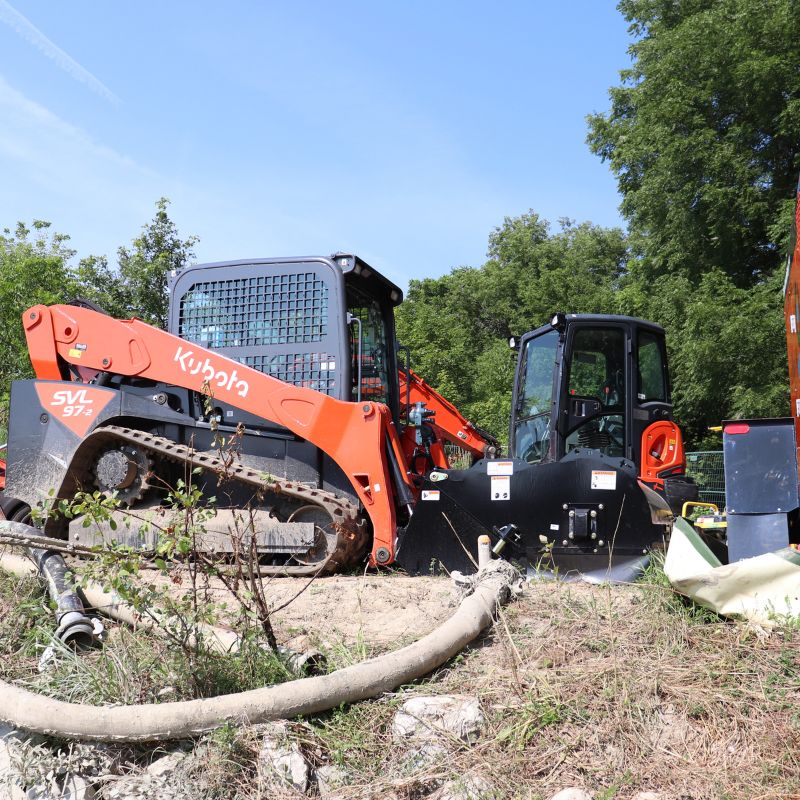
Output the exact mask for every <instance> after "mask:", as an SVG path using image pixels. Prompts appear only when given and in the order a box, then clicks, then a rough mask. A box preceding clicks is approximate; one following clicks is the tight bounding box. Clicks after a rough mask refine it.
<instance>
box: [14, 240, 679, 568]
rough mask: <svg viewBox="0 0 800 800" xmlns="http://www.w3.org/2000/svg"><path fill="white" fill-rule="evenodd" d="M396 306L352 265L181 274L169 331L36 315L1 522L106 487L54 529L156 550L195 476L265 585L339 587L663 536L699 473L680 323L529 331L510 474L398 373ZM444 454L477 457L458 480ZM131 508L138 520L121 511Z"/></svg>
mask: <svg viewBox="0 0 800 800" xmlns="http://www.w3.org/2000/svg"><path fill="white" fill-rule="evenodd" d="M401 300H402V292H401V291H400V289H399V288H398V287H397V286H395V285H394V284H392V283H391V282H390V281H388V280H387V279H386V278H384V277H383V276H381V275H380V274H379V273H378V272H377V271H376V270H375V269H373V268H372V267H371V266H370V265H368V264H367V263H366V262H364V261H362V260H361V259H359V258H357V257H356V256H353V255H349V254H344V253H336V254H334V255H333V256H330V257H305V258H284V259H257V260H247V261H234V262H221V263H215V264H205V265H198V266H194V267H190V268H188V269H186V270H183V271H182V272H180V273H179V274H177V275H174V276H173V281H172V285H171V294H170V312H169V330H168V331H162V330H158V329H156V328H153V327H151V326H149V325H147V324H145V323H143V322H141V321H138V320H135V319H133V320H116V319H113V318H111V317H109V316H107V315H105V314H104V313H102V310H100V309H97V308H96V307H92V306H91V304H88V303H85V302H82V301H76V303H75V304H71V305H55V306H50V307H46V306H36V307H33V308H31V309H29V310H28V311H26V312H25V313H24V315H23V325H24V327H25V333H26V336H27V341H28V347H29V351H30V357H31V362H32V364H33V367H34V371H35V374H36V379H35V380H30V381H16V382H15V383H14V384H13V386H12V393H11V412H10V424H9V442H8V452H7V474H6V489H5V493H4V498H3V503H2V504H3V509H4V511H5V512H6V514H7V515H8V516H10V517H11V518H15V519H21V520H24V519H26V518H28V516H29V514H30V507H31V506H34V505H40V504H43V503H44V504H48V503H52V501H53V500H54V499H55V500H59V499H69V498H71V497H73V496H74V495H75V493H76V492H77V491H80V490H90V491H94V490H97V489H99V490H101V491H104V492H109V493H112V492H113V493H116V497H117V499H118V500H119V501H120V503H121V504H122V506H123V508H121V509H119V510H118V511H116V512H114V513H113V514H112V516H111V519H110V520H109V521H108V522H107V523H105V526H103V525H101V526H99V527H98V526H94V525H93V526H90V527H88V528H87V527H84V525H83V521H82V520H81V519H80V518H77V519H67V518H65V516H64V515H59V514H49V515H46V517H45V520H44V523H43V524H44V528H45V532H46V533H47V534H49V535H52V536H57V537H61V538H65V539H70V540H73V541H79V542H81V543H84V544H85V543H87V542H92V543H99V542H101V541H103V540H106V539H109V538H111V539H115V540H117V541H120V542H122V543H124V544H128V545H131V546H136V547H141V548H145V549H148V548H152V547H153V545H154V541H153V536H154V534H152V532H151V531H152V530H153V528H154V527H157V522H158V519H159V515H161V514H164V513H165V510H164V509H165V505H166V503H165V500H166V496H167V494H168V491H169V487H174V486H175V485H176V484H177V482H178V481H179V480H184V481H188V480H191V481H192V482H193V483H194V484H196V486H197V487H198V488H199V489H200V490H201V492H202V494H203V496H205V497H208V498H211V497H213V498H215V501H214V503H213V504H212V507H213V510H214V516H213V518H212V519H210V520H209V521H208V522H207V523H206V528H207V533H208V537H207V541H208V543H209V547H212V548H213V549H217V550H222V551H223V552H225V550H226V548H228V550H229V549H230V543H229V542H228V539H229V537H228V538H227V539H226V534H227V533H228V532H229V531H230V530H232V528H233V527H234V526H240V525H242V524H243V520H244V524H245V526H246V527H247V529H248V531H250V535H252V536H253V537H254V546H255V548H256V550H257V551H258V554H259V557H260V563H261V568H262V571H263V572H265V573H267V574H269V573H274V574H300V575H302V574H306V575H311V574H316V573H318V572H331V571H335V570H337V569H342V568H344V567H346V566H348V565H351V564H354V563H357V562H358V561H359V560H360V559H361V558H362V556H363V555H364V554H365V553H367V552H368V553H369V562H370V564H372V565H373V566H380V565H387V564H392V563H394V562H398V561H399V563H400V564H402V565H403V566H405V567H406V568H407V569H408V570H409V571H411V572H428V571H429V570H430V568H431V563H432V562H434V563H435V564H436V565H438V564H441V565H443V566H444V567H446V568H448V569H453V568H462V569H463V568H470V567H471V565H470V562H469V561H467V560H466V558H465V552H466V551H471V550H472V549H474V544H475V536H476V535H477V534H479V533H488V534H489V535H490V536H492V537H493V538H494V539H495V543H496V550H497V552H501V551H502V552H503V555H504V556H507V557H510V558H513V559H518V560H520V561H528V562H530V561H533V560H536V559H538V558H539V557H540V553H541V552H542V550H543V549H544V550H548V551H552V552H551V555H552V554H555V557H557V558H561V557H563V558H564V559H565V561H564V563H565V565H567V566H575V567H576V568H581V569H583V568H586V567H588V566H591V565H594V566H595V567H597V566H602V565H603V564H605V565H606V567H607V566H608V565H609V564H610V563H611V562H612V561H614V562H616V561H619V560H625V559H630V558H632V557H635V556H637V555H641V553H642V551H643V549H646V548H647V547H648V546H649V545H650V544H651V543H652V542H654V541H658V540H659V539H660V538H661V536H662V533H663V525H662V523H663V522H664V519H663V518H664V516H665V509H667V503H666V502H665V500H664V499H663V498H664V497H666V498H667V499H668V500H669V499H670V497H669V495H670V491H669V490H670V487H672V488H673V492H672V493H673V494H674V487H675V486H680V485H682V483H681V476H682V467H683V464H682V445H681V442H680V431H679V430H678V429H677V426H675V425H674V423H672V422H671V404H670V400H669V386H668V380H667V371H666V359H665V353H664V344H663V339H664V336H663V330H661V329H660V328H658V326H655V325H652V324H651V323H645V322H643V321H641V320H633V319H630V318H622V317H586V316H581V315H569V316H565V315H563V314H560V315H556V317H554V319H553V321H552V322H551V324H549V325H547V326H544V327H543V328H540V329H537V330H536V331H533V332H532V333H531V334H527V335H526V337H523V342H522V348H521V351H520V363H519V367H518V370H517V378H516V385H515V403H514V413H513V418H512V421H511V430H510V434H511V451H510V454H509V457H508V458H506V459H504V460H503V459H498V458H494V457H493V456H496V455H497V452H498V449H497V443H496V441H494V439H492V437H490V436H488V435H487V434H485V433H483V432H481V431H480V430H478V429H477V428H475V426H472V425H470V423H468V422H467V420H465V419H464V417H463V416H461V415H460V414H459V413H458V411H457V410H456V409H455V408H454V407H453V406H452V405H451V404H449V403H448V402H447V401H446V400H445V399H444V398H442V397H441V396H440V395H438V394H437V393H436V392H435V391H434V390H433V389H432V388H431V387H429V386H427V384H425V383H424V381H422V380H421V379H419V378H418V377H417V376H416V375H414V373H413V372H412V371H411V370H410V369H409V368H408V366H407V365H406V369H405V370H402V369H400V368H399V367H398V363H397V343H396V340H395V333H394V307H395V306H396V305H397V304H399V303H400V302H401ZM401 385H402V386H403V389H402V390H401ZM432 412H433V413H432ZM221 441H224V447H221V446H220V442H221ZM443 441H451V442H454V443H457V444H459V445H461V446H462V448H464V449H466V450H467V451H468V452H471V453H472V454H473V455H474V456H475V457H477V458H478V459H479V460H478V461H477V462H476V463H475V464H474V465H473V466H472V467H470V468H469V469H466V470H451V469H448V462H447V457H446V455H445V453H444V450H443V447H442V442H443ZM232 450H235V453H234V452H232ZM197 468H200V471H201V474H196V473H197V471H198V470H197ZM659 492H660V494H659ZM673 499H674V498H673ZM681 501H682V500H681ZM125 506H127V507H128V509H132V510H134V511H135V515H133V516H134V519H135V520H138V521H139V522H135V521H134V522H133V523H132V522H131V515H128V516H127V518H126V520H123V519H119V520H117V519H115V518H114V517H115V515H119V516H121V517H125V515H126V510H125V508H124V507H125ZM243 509H246V510H247V513H246V514H245V513H243ZM623 512H624V513H623ZM666 513H668V512H666ZM654 514H655V516H654ZM153 522H156V525H155V526H154V525H153V524H152V523H153ZM145 523H147V524H145Z"/></svg>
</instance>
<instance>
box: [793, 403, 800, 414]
mask: <svg viewBox="0 0 800 800" xmlns="http://www.w3.org/2000/svg"><path fill="white" fill-rule="evenodd" d="M794 415H795V416H796V417H800V399H798V400H795V401H794Z"/></svg>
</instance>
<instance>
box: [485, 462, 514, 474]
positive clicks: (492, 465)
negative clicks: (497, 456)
mask: <svg viewBox="0 0 800 800" xmlns="http://www.w3.org/2000/svg"><path fill="white" fill-rule="evenodd" d="M486 474H487V475H513V474H514V462H513V461H487V462H486Z"/></svg>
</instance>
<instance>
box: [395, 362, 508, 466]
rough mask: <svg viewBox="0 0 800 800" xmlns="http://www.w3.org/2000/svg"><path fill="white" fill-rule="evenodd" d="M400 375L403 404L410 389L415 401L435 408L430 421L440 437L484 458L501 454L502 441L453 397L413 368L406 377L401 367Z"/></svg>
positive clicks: (429, 407)
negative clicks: (471, 418) (465, 412)
mask: <svg viewBox="0 0 800 800" xmlns="http://www.w3.org/2000/svg"><path fill="white" fill-rule="evenodd" d="M399 376H400V401H401V403H403V402H405V398H406V392H407V391H410V401H411V403H412V404H414V403H425V406H426V408H427V409H428V410H429V411H435V412H436V416H435V417H434V418H433V419H432V420H430V421H429V423H428V424H430V426H431V427H432V428H433V430H434V432H435V433H436V435H437V436H438V437H439V438H440V439H443V440H444V441H448V442H452V443H453V444H456V445H458V446H459V447H461V448H463V449H464V450H468V451H469V452H470V453H472V454H473V455H476V456H478V457H480V458H482V457H483V456H486V455H497V454H499V452H500V443H499V442H498V441H497V439H495V438H494V437H493V436H491V435H490V434H489V433H487V432H486V431H482V430H480V429H479V428H477V427H476V426H475V425H474V424H473V423H471V422H470V421H469V420H468V419H466V418H465V417H464V416H463V414H462V413H461V412H460V411H459V410H458V409H457V408H456V407H455V406H454V405H453V404H452V403H451V402H450V401H449V400H447V399H445V398H444V397H442V395H440V394H439V392H437V391H436V389H434V388H433V387H432V386H431V385H430V384H428V383H426V382H425V381H424V380H423V379H422V378H421V377H420V376H419V375H417V373H416V372H414V371H413V370H409V371H408V376H406V372H405V370H402V369H401V370H399ZM441 466H447V465H446V464H443V465H441Z"/></svg>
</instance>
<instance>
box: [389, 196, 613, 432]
mask: <svg viewBox="0 0 800 800" xmlns="http://www.w3.org/2000/svg"><path fill="white" fill-rule="evenodd" d="M626 257H627V255H626V245H625V237H624V235H623V233H622V231H620V230H618V229H611V230H608V229H604V228H600V227H598V226H596V225H592V224H591V223H582V224H580V225H575V224H574V223H573V222H571V221H570V220H561V221H560V224H559V230H557V231H556V232H555V233H551V232H550V225H549V223H548V222H547V221H546V220H543V219H542V218H541V217H539V216H538V215H537V214H535V213H534V212H529V213H528V214H523V215H521V216H519V217H513V218H512V217H507V218H506V219H505V221H504V222H503V225H502V226H500V227H498V228H496V229H495V230H494V231H493V232H492V234H491V235H490V237H489V250H488V260H487V262H486V263H485V264H484V265H483V266H482V267H481V268H479V269H475V268H471V267H460V268H458V269H454V270H453V271H452V272H450V274H448V275H444V276H443V277H441V278H436V279H433V278H428V279H426V280H422V281H411V284H410V286H409V292H408V297H407V300H406V302H405V303H404V304H403V305H402V306H401V307H400V308H399V309H398V335H399V338H400V340H401V341H402V342H403V343H404V344H407V345H408V346H409V347H410V348H411V351H412V359H413V363H414V365H415V367H414V368H415V369H416V370H417V371H418V372H419V373H420V374H421V375H423V376H424V377H425V379H426V380H427V381H429V382H430V383H431V384H432V385H434V386H436V388H437V389H438V390H439V391H440V392H441V393H442V394H443V395H444V396H445V397H447V398H448V399H449V400H450V401H452V402H453V403H455V404H456V405H457V406H458V407H459V409H460V410H461V411H462V413H464V414H465V415H466V416H467V417H469V418H470V419H472V421H473V422H476V423H477V424H479V425H481V426H483V427H485V428H487V429H488V430H490V431H491V432H493V433H494V434H495V435H496V436H498V437H499V438H500V439H505V438H506V437H507V433H508V424H509V414H510V406H511V388H512V384H513V375H514V364H515V353H513V352H512V351H511V350H510V349H509V347H508V338H509V336H511V335H512V334H520V333H524V332H525V331H528V330H531V329H532V328H536V327H538V326H539V325H542V324H544V323H545V322H546V321H547V320H548V319H550V317H551V316H552V314H553V312H554V311H561V310H563V311H584V312H598V313H599V312H611V311H614V310H615V308H616V292H617V290H618V289H619V283H620V280H621V279H622V276H623V275H624V270H625V263H626Z"/></svg>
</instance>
